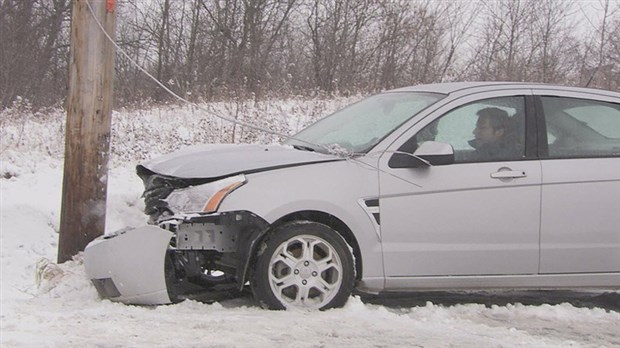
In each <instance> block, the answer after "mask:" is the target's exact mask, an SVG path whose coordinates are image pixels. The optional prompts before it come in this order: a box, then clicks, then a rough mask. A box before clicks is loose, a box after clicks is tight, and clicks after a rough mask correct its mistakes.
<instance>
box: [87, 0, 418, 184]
mask: <svg viewBox="0 0 620 348" xmlns="http://www.w3.org/2000/svg"><path fill="white" fill-rule="evenodd" d="M86 5H87V7H88V10H89V11H90V13H91V15H92V16H93V19H94V20H95V23H97V26H98V27H99V29H101V31H102V32H103V34H104V35H105V37H106V38H107V39H108V40H109V41H110V42H111V43H112V44H113V45H114V47H115V48H116V49H117V50H118V51H119V52H120V53H121V54H122V55H123V56H125V58H127V59H128V60H129V62H131V64H133V65H134V66H135V67H136V68H137V69H138V70H140V71H141V72H142V73H144V74H145V75H146V76H148V77H149V78H150V79H151V80H153V81H154V82H155V83H156V84H157V85H158V86H160V87H161V88H162V89H163V90H164V91H166V92H167V93H169V94H170V95H171V96H173V97H175V98H176V99H178V100H180V101H181V102H183V103H186V104H189V105H192V106H194V107H195V108H197V109H200V110H202V111H204V112H206V113H207V114H209V115H212V116H214V117H217V118H219V119H222V120H224V121H227V122H230V123H232V124H237V125H240V126H243V127H247V128H250V129H254V130H257V131H259V132H263V133H267V134H271V135H276V136H279V137H283V138H288V139H294V140H296V141H298V142H301V143H304V144H308V145H310V146H312V147H314V148H317V147H318V148H321V149H324V150H325V152H327V153H328V154H331V155H335V156H337V157H340V158H342V159H344V160H346V161H351V162H354V163H357V164H361V165H363V166H367V167H371V168H373V169H376V170H378V171H380V172H382V173H385V174H388V175H390V176H392V177H394V178H397V179H400V180H402V181H404V182H406V183H409V184H411V185H414V186H417V187H421V186H420V185H418V184H416V183H413V182H411V181H409V180H407V179H405V178H403V177H400V176H398V175H396V174H394V173H390V172H388V171H386V170H383V169H381V168H379V167H377V166H375V165H372V164H370V163H366V162H363V161H360V160H358V159H356V158H355V157H357V156H359V155H363V154H359V153H354V152H348V151H346V150H345V151H343V149H342V148H341V147H339V146H329V145H322V144H314V143H311V142H308V141H305V140H302V139H298V138H295V137H294V136H291V135H289V134H284V133H280V132H276V131H272V130H270V129H266V128H263V127H260V126H257V125H254V124H251V123H247V122H243V121H239V120H236V119H232V118H229V117H226V116H222V115H219V114H216V113H214V112H212V111H210V110H208V109H205V108H203V107H202V106H200V105H198V104H196V103H194V102H192V101H189V100H187V99H185V98H183V97H181V96H180V95H178V94H176V93H175V92H174V91H172V90H171V89H170V88H168V87H166V85H164V84H163V83H162V82H161V81H159V80H158V79H157V78H156V77H155V76H153V75H152V74H150V73H149V72H148V71H146V69H144V68H143V67H142V66H140V64H138V62H136V61H135V60H134V59H133V58H132V57H130V56H129V54H128V53H127V52H125V50H123V49H122V48H121V47H120V46H119V45H118V44H117V43H116V41H115V40H114V39H113V38H112V37H111V36H110V35H109V34H108V32H107V31H106V30H105V28H104V27H103V25H102V24H101V22H100V21H99V18H97V15H96V14H95V11H94V9H93V8H92V7H91V5H90V1H89V0H86ZM366 155H369V154H366Z"/></svg>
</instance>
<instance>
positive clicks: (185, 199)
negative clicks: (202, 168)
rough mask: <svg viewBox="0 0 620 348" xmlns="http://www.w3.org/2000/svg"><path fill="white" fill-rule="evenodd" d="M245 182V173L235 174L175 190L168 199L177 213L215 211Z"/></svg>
mask: <svg viewBox="0 0 620 348" xmlns="http://www.w3.org/2000/svg"><path fill="white" fill-rule="evenodd" d="M245 183H246V179H245V175H243V174H240V175H235V176H231V177H229V178H226V179H222V180H218V181H213V182H210V183H207V184H203V185H198V186H190V187H188V188H184V189H179V190H174V191H173V192H172V193H171V194H170V195H169V196H168V198H167V199H166V201H167V202H168V206H169V207H170V209H172V211H173V212H175V213H181V212H183V213H196V212H204V213H213V212H216V211H217V209H218V208H219V206H220V203H222V201H223V200H224V198H225V197H226V196H227V195H228V194H229V193H231V192H232V191H234V190H235V189H236V188H238V187H239V186H241V185H243V184H245Z"/></svg>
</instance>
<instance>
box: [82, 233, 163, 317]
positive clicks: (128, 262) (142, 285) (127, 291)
mask: <svg viewBox="0 0 620 348" xmlns="http://www.w3.org/2000/svg"><path fill="white" fill-rule="evenodd" d="M172 236H173V234H172V233H170V232H168V231H166V230H163V229H161V228H159V227H155V226H144V227H140V228H135V229H129V230H121V231H119V232H116V233H114V234H111V235H106V236H101V237H99V238H97V239H95V240H94V241H92V242H90V243H89V244H88V246H86V249H85V250H84V266H85V268H86V275H87V276H88V278H89V279H90V280H91V281H92V282H93V284H94V285H95V287H96V288H97V291H98V292H99V295H101V297H103V298H108V299H110V300H112V301H117V302H123V303H130V304H143V305H157V304H166V303H171V302H172V301H171V299H170V296H169V294H168V289H167V288H166V276H165V260H166V251H167V249H168V246H169V244H170V239H171V238H172Z"/></svg>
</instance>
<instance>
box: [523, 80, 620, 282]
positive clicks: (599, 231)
mask: <svg viewBox="0 0 620 348" xmlns="http://www.w3.org/2000/svg"><path fill="white" fill-rule="evenodd" d="M535 93H538V94H540V97H539V99H537V100H539V101H540V104H539V109H541V110H542V111H543V112H544V120H545V123H544V124H542V125H541V128H543V127H545V128H546V131H545V132H543V133H542V134H541V135H542V137H541V141H540V144H541V146H542V149H541V150H542V152H541V157H542V158H543V160H542V172H543V185H542V209H541V212H542V216H541V259H540V273H543V274H556V273H601V272H620V103H619V102H618V99H617V98H615V99H612V98H604V97H598V98H597V97H596V96H592V97H593V98H594V99H589V97H588V96H587V95H586V96H584V94H576V93H568V92H567V93H563V94H560V95H557V94H556V95H554V96H549V95H548V93H546V92H545V91H544V90H540V91H536V92H535Z"/></svg>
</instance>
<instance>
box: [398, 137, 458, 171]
mask: <svg viewBox="0 0 620 348" xmlns="http://www.w3.org/2000/svg"><path fill="white" fill-rule="evenodd" d="M452 163H454V150H453V149H452V145H450V144H446V143H441V142H437V141H426V142H424V143H422V144H421V145H420V146H419V147H418V149H417V150H416V151H415V152H414V153H413V154H409V153H403V152H397V153H395V154H393V155H392V157H391V158H390V161H389V162H388V165H389V166H390V168H420V167H429V166H438V165H446V164H452Z"/></svg>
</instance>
